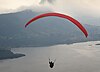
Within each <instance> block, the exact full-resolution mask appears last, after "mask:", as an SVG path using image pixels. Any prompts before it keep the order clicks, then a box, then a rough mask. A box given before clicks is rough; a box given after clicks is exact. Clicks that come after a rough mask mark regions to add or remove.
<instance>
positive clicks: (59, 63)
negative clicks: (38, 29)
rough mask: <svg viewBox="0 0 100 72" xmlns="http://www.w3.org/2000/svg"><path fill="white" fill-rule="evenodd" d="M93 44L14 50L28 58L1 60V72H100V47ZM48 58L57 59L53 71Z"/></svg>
mask: <svg viewBox="0 0 100 72" xmlns="http://www.w3.org/2000/svg"><path fill="white" fill-rule="evenodd" d="M89 44H93V42H87V43H79V44H78V43H77V44H72V45H57V46H51V47H38V48H36V47H32V48H14V49H12V51H13V52H14V53H23V54H25V55H26V56H24V57H21V58H17V59H9V60H1V61H0V72H100V46H95V45H92V46H89ZM48 58H51V59H52V60H54V59H56V63H55V66H54V68H53V69H50V68H49V65H48Z"/></svg>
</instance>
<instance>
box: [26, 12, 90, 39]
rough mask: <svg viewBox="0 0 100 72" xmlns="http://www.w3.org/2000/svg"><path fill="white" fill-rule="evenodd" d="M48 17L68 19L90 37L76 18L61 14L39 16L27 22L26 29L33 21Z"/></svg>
mask: <svg viewBox="0 0 100 72" xmlns="http://www.w3.org/2000/svg"><path fill="white" fill-rule="evenodd" d="M48 16H56V17H61V18H65V19H68V20H69V21H71V22H72V23H74V24H75V25H76V26H77V27H78V28H79V29H80V30H81V31H82V32H83V33H84V35H85V36H86V37H87V36H88V33H87V31H86V29H85V28H84V27H83V26H82V25H81V23H79V22H78V21H77V20H75V19H74V18H72V17H70V16H68V15H64V14H60V13H45V14H41V15H38V16H36V17H34V18H32V19H31V20H30V21H29V22H27V23H26V25H25V27H27V26H28V25H29V24H30V23H32V22H33V21H35V20H37V19H39V18H43V17H48Z"/></svg>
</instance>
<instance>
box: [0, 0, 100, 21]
mask: <svg viewBox="0 0 100 72" xmlns="http://www.w3.org/2000/svg"><path fill="white" fill-rule="evenodd" d="M40 1H41V0H0V13H6V12H13V11H17V10H23V9H27V8H31V9H32V10H37V9H38V8H40V9H41V10H42V9H43V10H45V8H46V9H47V8H48V9H50V10H53V11H55V12H61V13H66V14H68V15H71V16H74V17H76V18H78V17H79V18H80V17H82V16H83V17H94V18H95V19H96V18H100V4H99V3H100V0H55V2H54V3H53V4H50V3H48V2H45V3H44V4H41V5H40V4H39V2H40ZM36 8H37V9H36ZM84 19H85V18H84ZM84 19H83V20H82V19H81V20H82V21H84V22H85V21H87V20H91V18H90V19H89V18H88V19H87V20H84Z"/></svg>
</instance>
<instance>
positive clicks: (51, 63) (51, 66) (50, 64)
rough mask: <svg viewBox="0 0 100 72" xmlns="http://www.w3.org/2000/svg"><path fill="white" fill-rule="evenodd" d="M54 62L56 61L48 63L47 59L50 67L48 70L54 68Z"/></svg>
mask: <svg viewBox="0 0 100 72" xmlns="http://www.w3.org/2000/svg"><path fill="white" fill-rule="evenodd" d="M55 61H56V59H55V60H54V62H52V61H50V59H49V66H50V68H53V67H54V63H55Z"/></svg>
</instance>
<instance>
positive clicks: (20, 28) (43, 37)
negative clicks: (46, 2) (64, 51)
mask: <svg viewBox="0 0 100 72" xmlns="http://www.w3.org/2000/svg"><path fill="white" fill-rule="evenodd" d="M41 13H42V12H33V11H31V10H25V11H21V12H16V13H9V14H0V48H15V47H16V48H17V47H29V46H50V45H56V44H70V43H75V42H84V41H93V40H100V27H97V26H91V25H87V24H85V25H84V26H85V28H86V29H87V30H88V32H89V36H88V38H85V36H84V34H83V33H82V32H81V31H80V30H79V29H78V28H77V27H76V26H75V25H74V24H72V23H71V22H69V21H67V20H65V19H61V18H57V17H47V18H42V19H39V20H38V21H35V22H34V23H32V24H31V25H29V26H28V27H27V28H25V23H26V22H27V21H29V20H30V19H31V18H33V17H34V16H36V15H39V14H41Z"/></svg>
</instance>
